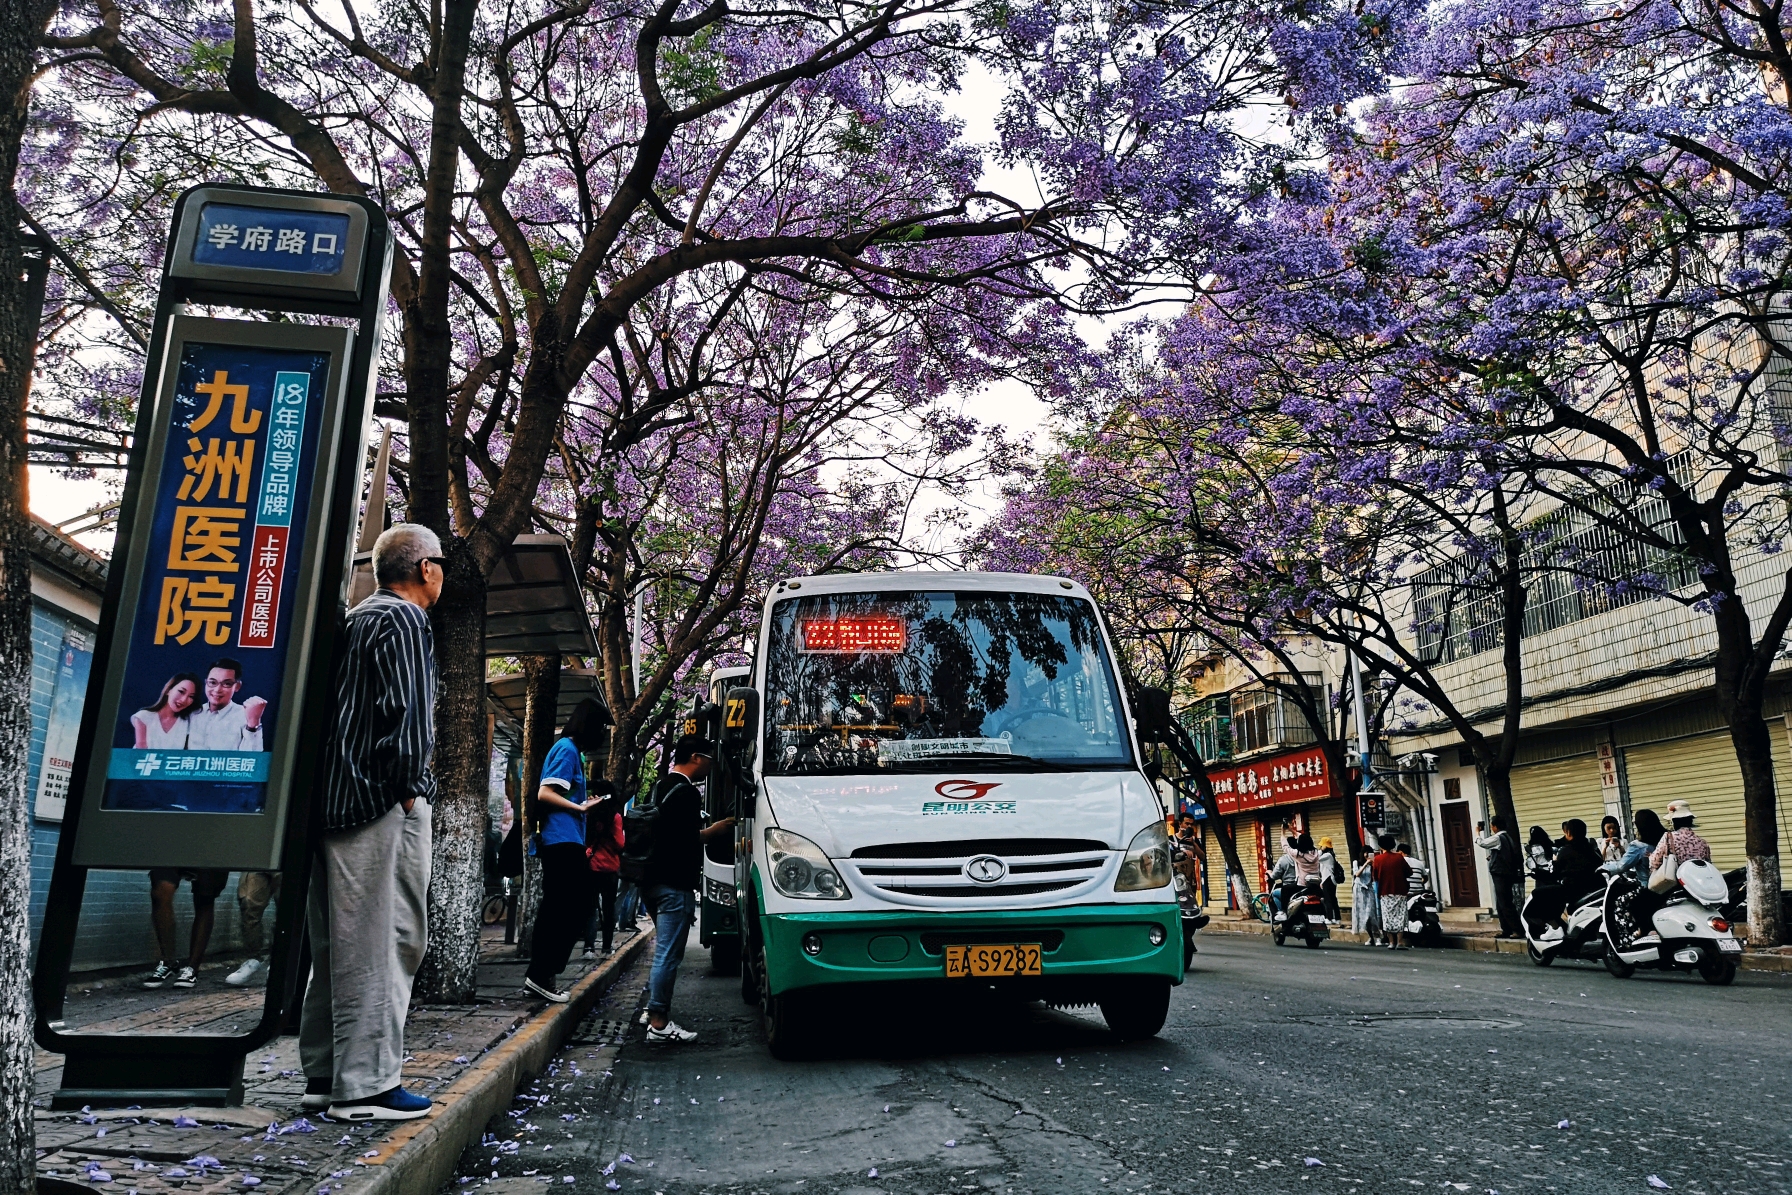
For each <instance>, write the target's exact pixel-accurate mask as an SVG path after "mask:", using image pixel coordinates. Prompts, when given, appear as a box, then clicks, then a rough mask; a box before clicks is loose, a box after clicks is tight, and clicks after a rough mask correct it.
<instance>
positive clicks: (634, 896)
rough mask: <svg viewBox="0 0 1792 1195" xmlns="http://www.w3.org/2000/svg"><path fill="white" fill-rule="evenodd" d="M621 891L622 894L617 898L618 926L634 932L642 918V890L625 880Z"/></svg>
mask: <svg viewBox="0 0 1792 1195" xmlns="http://www.w3.org/2000/svg"><path fill="white" fill-rule="evenodd" d="M620 891H621V894H620V895H619V896H618V897H617V898H616V924H617V925H619V926H621V927H622V928H623V929H628V930H632V929H634V928H635V922H636V921H638V920H639V919H640V917H641V890H640V889H639V888H637V887H635V885H633V884H631V883H629V882H628V881H627V880H623V881H622V883H621V889H620Z"/></svg>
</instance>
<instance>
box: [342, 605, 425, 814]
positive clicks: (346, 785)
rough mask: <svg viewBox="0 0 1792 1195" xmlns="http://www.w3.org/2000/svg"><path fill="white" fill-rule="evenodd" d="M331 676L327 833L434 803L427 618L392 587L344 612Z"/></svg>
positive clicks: (416, 606) (418, 608) (418, 607)
mask: <svg viewBox="0 0 1792 1195" xmlns="http://www.w3.org/2000/svg"><path fill="white" fill-rule="evenodd" d="M347 635H348V648H347V652H346V654H345V656H344V658H343V661H342V666H341V668H340V670H339V671H338V673H337V675H336V706H337V708H336V738H335V742H334V744H333V745H332V748H331V755H330V767H329V774H328V779H327V780H326V782H325V784H324V811H323V812H324V829H326V830H346V829H349V828H350V827H352V826H359V825H364V824H365V823H367V822H371V821H373V820H375V819H376V818H379V817H383V816H385V813H386V811H387V810H389V809H391V808H392V806H394V805H396V804H398V803H399V802H400V801H408V800H410V799H411V798H413V797H422V798H423V799H424V800H426V801H433V800H434V799H435V795H436V778H435V776H434V775H433V774H432V773H431V772H430V770H429V758H430V753H431V752H432V751H433V750H434V749H435V724H436V655H435V639H434V637H433V635H432V634H431V632H430V626H429V615H428V614H426V613H424V611H423V608H422V607H421V606H418V605H416V604H415V603H412V602H407V601H405V600H404V599H403V598H401V597H399V596H398V595H397V594H395V593H393V592H392V591H391V590H390V589H379V590H376V591H375V592H374V594H373V596H372V597H370V598H368V599H367V600H366V601H364V602H362V603H361V604H360V605H358V606H356V607H355V608H354V609H353V610H350V611H349V614H348V629H347Z"/></svg>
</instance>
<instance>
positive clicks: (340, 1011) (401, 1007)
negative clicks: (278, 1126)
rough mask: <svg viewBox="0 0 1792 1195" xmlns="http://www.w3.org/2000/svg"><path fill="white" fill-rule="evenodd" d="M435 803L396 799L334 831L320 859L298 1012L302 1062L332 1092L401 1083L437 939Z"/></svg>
mask: <svg viewBox="0 0 1792 1195" xmlns="http://www.w3.org/2000/svg"><path fill="white" fill-rule="evenodd" d="M429 826H430V805H429V802H428V801H418V802H417V803H416V805H415V806H414V807H413V808H412V809H411V812H410V813H408V814H407V813H406V812H405V811H404V806H402V805H394V806H392V808H391V809H389V810H387V811H386V813H385V815H384V816H382V817H380V818H378V819H377V820H375V821H371V822H368V823H367V824H366V825H364V826H356V827H354V828H353V829H349V830H338V831H335V832H333V833H329V834H325V835H324V836H323V841H322V842H321V843H320V845H319V847H318V852H317V855H316V857H315V858H314V860H313V862H312V864H311V891H310V894H309V897H308V899H307V902H306V906H307V907H306V914H307V916H306V920H307V923H308V926H309V928H310V931H311V982H310V983H309V984H308V985H307V986H306V988H305V1006H304V1009H303V1010H302V1012H301V1013H300V1017H299V1064H300V1065H301V1066H302V1067H304V1069H305V1077H306V1078H307V1079H321V1078H324V1077H326V1076H328V1077H329V1078H330V1080H331V1088H330V1097H331V1098H332V1099H335V1100H360V1099H366V1098H367V1097H369V1096H374V1095H379V1094H380V1093H381V1092H383V1091H389V1090H391V1089H392V1088H394V1087H397V1086H398V1084H399V1081H400V1078H401V1072H402V1069H403V1061H404V1021H405V1014H406V1013H408V1012H409V1011H410V1006H411V980H412V979H414V978H415V977H416V974H417V968H418V967H419V966H420V965H421V964H422V962H423V950H424V947H425V945H427V943H428V940H429V935H428V926H427V921H426V919H427V914H428V907H429V851H430V843H429Z"/></svg>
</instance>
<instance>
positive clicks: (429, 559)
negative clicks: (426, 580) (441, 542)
mask: <svg viewBox="0 0 1792 1195" xmlns="http://www.w3.org/2000/svg"><path fill="white" fill-rule="evenodd" d="M417 564H418V565H419V566H422V565H425V564H433V565H435V566H436V567H437V568H439V569H441V570H442V571H443V572H444V573H445V572H447V571H448V558H447V557H446V556H425V557H424V558H423V559H422V560H419V561H418V562H417Z"/></svg>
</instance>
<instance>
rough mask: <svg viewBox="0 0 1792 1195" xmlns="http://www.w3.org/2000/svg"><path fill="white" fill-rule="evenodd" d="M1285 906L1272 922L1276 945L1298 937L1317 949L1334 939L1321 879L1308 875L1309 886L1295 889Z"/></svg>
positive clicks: (1272, 935) (1303, 885) (1271, 931)
mask: <svg viewBox="0 0 1792 1195" xmlns="http://www.w3.org/2000/svg"><path fill="white" fill-rule="evenodd" d="M1283 904H1284V907H1283V908H1281V909H1278V910H1277V911H1276V912H1275V914H1274V920H1272V921H1271V922H1270V930H1269V932H1270V936H1271V937H1273V938H1275V940H1276V945H1277V946H1281V945H1283V944H1284V943H1285V942H1287V940H1288V939H1289V938H1290V937H1295V938H1299V939H1300V940H1301V941H1303V942H1305V943H1306V944H1307V945H1308V946H1310V947H1316V946H1318V945H1319V944H1320V943H1321V942H1323V941H1325V940H1326V939H1327V938H1329V937H1331V936H1332V931H1331V926H1330V925H1329V924H1328V923H1327V921H1326V919H1325V898H1324V896H1323V895H1321V893H1320V891H1319V877H1318V876H1316V875H1314V876H1308V877H1307V880H1306V883H1304V884H1302V885H1301V886H1300V887H1299V888H1296V889H1295V890H1294V893H1293V895H1291V896H1289V897H1288V899H1287V900H1286V901H1284V902H1283Z"/></svg>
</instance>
